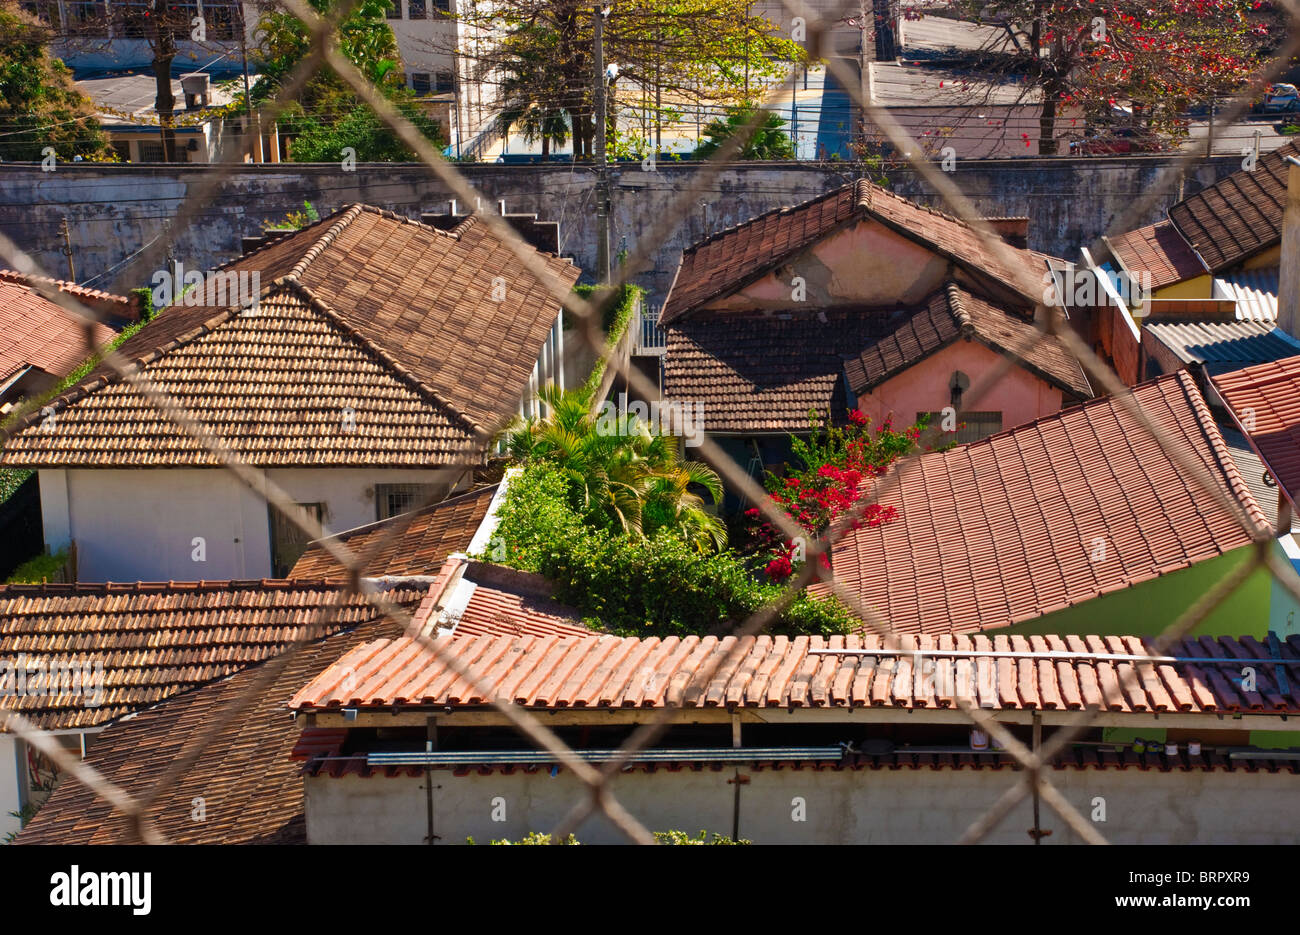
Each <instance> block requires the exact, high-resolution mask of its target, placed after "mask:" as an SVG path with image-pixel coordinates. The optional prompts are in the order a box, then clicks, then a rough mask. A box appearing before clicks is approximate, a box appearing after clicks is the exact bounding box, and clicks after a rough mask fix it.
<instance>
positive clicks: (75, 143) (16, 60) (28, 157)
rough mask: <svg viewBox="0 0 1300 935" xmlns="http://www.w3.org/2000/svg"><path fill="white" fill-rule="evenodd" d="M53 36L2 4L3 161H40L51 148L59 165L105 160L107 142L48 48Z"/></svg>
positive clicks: (108, 155) (0, 143)
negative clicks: (77, 158) (80, 159)
mask: <svg viewBox="0 0 1300 935" xmlns="http://www.w3.org/2000/svg"><path fill="white" fill-rule="evenodd" d="M48 37H49V31H48V29H46V28H45V27H43V26H41V25H40V24H39V23H38V22H37V20H36V19H35V18H33V17H32V16H30V15H29V14H27V13H26V12H23V11H22V10H19V9H18V6H17V4H15V3H12V2H9V0H0V126H3V127H4V138H3V140H0V159H3V160H4V161H5V162H25V161H31V162H36V161H39V160H40V159H42V158H43V157H44V156H45V153H44V149H45V148H46V147H53V148H54V152H55V155H56V157H57V158H58V159H60V160H70V159H72V158H73V157H74V156H82V157H83V158H87V159H101V160H106V159H110V158H112V157H111V152H112V151H111V150H110V149H109V148H108V137H107V136H106V135H105V134H104V132H103V131H102V130H101V129H100V126H99V122H98V121H97V120H96V119H95V111H94V107H93V105H92V104H91V103H90V101H89V100H87V99H86V98H85V97H83V96H82V94H81V93H80V92H79V91H77V88H76V85H74V84H73V83H72V72H71V71H70V70H69V69H68V67H67V66H66V65H64V64H63V63H62V62H60V61H59V60H58V59H56V58H52V57H51V56H50V53H49V51H48V50H47V49H46V45H45V43H46V40H47V39H48Z"/></svg>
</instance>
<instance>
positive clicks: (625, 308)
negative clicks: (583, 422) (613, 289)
mask: <svg viewBox="0 0 1300 935" xmlns="http://www.w3.org/2000/svg"><path fill="white" fill-rule="evenodd" d="M573 291H574V292H576V293H578V295H580V296H582V297H583V298H584V299H587V300H588V301H591V300H592V296H594V295H595V294H596V287H595V286H590V285H580V286H574V289H573ZM644 296H645V290H644V289H642V288H641V287H640V286H634V285H632V284H631V283H626V282H625V283H623V288H622V290H621V294H620V295H619V296H618V298H617V299H616V300H614V301H613V302H611V303H609V304H608V305H606V306H605V309H604V314H603V316H602V318H601V329H602V330H603V331H604V332H605V349H606V351H608V352H609V353H611V354H612V353H613V352H614V349H615V348H616V347H618V344H619V342H620V341H622V340H623V336H624V335H625V334H627V329H628V325H629V324H630V323H631V321H632V313H633V312H634V311H636V309H637V307H638V306H639V305H640V302H641V299H642V298H643V297H644ZM565 316H566V320H565V327H571V322H570V321H569V320H568V319H569V316H568V313H567V312H566V313H565ZM607 366H608V365H607V364H606V362H605V360H604V359H603V358H601V359H598V360H597V361H596V366H595V367H593V368H592V370H591V373H590V374H589V375H588V377H587V381H586V382H585V383H583V384H582V387H581V389H580V390H579V392H580V393H582V394H583V395H585V396H586V397H587V398H588V399H590V398H591V397H592V396H594V395H595V393H596V391H597V390H598V389H600V382H601V380H603V379H604V377H605V369H606V367H607Z"/></svg>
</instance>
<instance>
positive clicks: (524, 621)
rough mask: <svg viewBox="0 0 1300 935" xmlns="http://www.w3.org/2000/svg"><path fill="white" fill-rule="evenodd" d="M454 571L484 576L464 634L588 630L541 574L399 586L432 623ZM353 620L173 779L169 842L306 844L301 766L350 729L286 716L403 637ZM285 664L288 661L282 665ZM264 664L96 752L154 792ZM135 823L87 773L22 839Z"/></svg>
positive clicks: (108, 771) (115, 778)
mask: <svg viewBox="0 0 1300 935" xmlns="http://www.w3.org/2000/svg"><path fill="white" fill-rule="evenodd" d="M452 572H463V573H464V575H465V576H466V577H467V578H470V579H472V580H474V581H475V582H478V583H477V584H476V586H475V587H474V589H473V594H472V596H471V597H470V599H469V601H468V604H467V605H466V606H465V608H464V612H463V616H462V618H461V620H460V622H459V624H457V626H456V633H457V634H458V636H457V639H472V638H474V637H476V636H478V635H483V634H490V635H497V636H502V637H503V638H506V639H512V638H514V636H515V635H516V634H520V633H522V634H524V635H527V636H545V637H555V638H563V639H570V640H571V639H573V638H575V637H582V638H586V637H587V636H588V635H590V632H591V631H589V630H586V629H585V628H583V627H581V626H580V625H578V624H576V623H575V622H574V621H573V620H572V619H571V618H570V617H568V616H566V614H567V611H565V610H564V609H563V608H562V607H560V605H557V604H554V602H551V601H549V600H548V599H546V598H545V597H543V596H541V590H543V589H544V588H545V587H546V585H545V583H544V582H542V581H541V580H540V579H538V578H537V576H534V575H524V574H521V573H518V572H514V571H512V570H511V569H504V568H497V567H495V566H483V565H480V564H479V563H475V562H469V563H466V562H464V561H463V560H454V561H449V562H447V563H446V564H445V565H444V568H443V572H442V573H440V574H439V576H438V580H436V581H435V582H434V583H433V584H432V585H429V586H428V587H427V589H426V588H425V587H424V586H420V587H415V586H414V585H413V584H412V585H400V586H398V587H395V588H393V589H392V590H390V591H389V592H388V594H387V596H389V597H390V598H392V599H394V600H397V601H398V602H399V603H402V604H403V605H404V606H406V607H407V609H408V610H409V609H411V608H412V607H414V606H415V603H416V601H420V605H419V608H417V609H416V611H415V617H416V621H417V625H419V624H420V623H427V622H429V621H428V616H429V614H430V613H431V611H433V610H434V609H436V607H437V602H436V600H435V598H437V597H438V596H440V595H442V594H443V592H444V590H446V589H447V588H448V586H449V585H453V584H455V582H454V581H453V579H452ZM360 619H361V618H360V616H359V615H358V616H357V617H356V618H354V619H353V620H352V623H353V624H354V628H351V629H347V630H345V631H343V632H338V633H334V634H333V635H332V636H329V637H328V638H326V639H322V640H319V641H317V642H315V643H312V644H310V645H308V646H305V647H303V648H302V649H300V650H299V651H298V652H296V653H294V654H293V655H292V656H290V657H289V658H288V660H287V661H285V662H284V663H283V664H282V665H283V669H282V670H281V671H280V672H279V673H278V674H277V675H275V676H274V678H272V680H271V681H270V683H269V684H267V685H266V686H265V687H263V688H262V689H261V690H260V691H259V692H258V693H257V694H256V695H255V696H254V698H253V700H252V703H251V704H250V705H249V706H248V708H247V709H245V710H244V711H243V712H241V714H240V715H239V716H238V717H236V718H234V719H232V720H231V721H230V722H229V723H227V724H225V725H223V726H222V727H221V728H220V729H219V730H218V731H217V734H216V737H215V740H214V742H213V743H212V744H211V745H210V746H209V747H207V748H206V749H205V750H204V752H203V753H202V755H201V756H200V757H199V759H198V760H197V761H196V762H195V763H194V764H193V765H192V766H191V767H189V769H187V770H186V771H185V772H184V773H183V774H182V775H181V776H180V777H179V778H178V779H177V780H176V781H175V782H174V783H173V784H171V785H170V786H168V787H167V788H166V789H165V790H163V791H162V793H161V795H160V796H159V798H158V799H157V800H156V801H155V803H154V806H153V808H152V809H151V811H150V814H151V815H152V817H153V818H154V820H155V821H156V822H157V824H158V827H159V829H160V830H161V831H162V832H163V833H164V834H165V835H166V836H167V837H168V839H169V840H171V841H173V842H176V843H179V844H236V843H248V844H304V843H306V826H305V823H304V818H303V785H302V772H301V766H300V765H299V763H298V762H295V761H296V760H297V761H301V760H303V759H310V758H311V757H312V756H315V755H319V754H321V753H328V752H330V751H332V750H335V749H337V746H338V744H339V742H340V740H341V737H340V736H339V733H340V732H339V731H332V730H329V729H320V730H313V729H310V728H309V729H307V730H304V729H303V727H302V722H301V721H294V720H291V719H290V718H289V717H287V716H286V715H287V714H288V710H287V708H286V705H285V702H286V700H287V699H288V698H290V697H291V696H292V695H293V693H294V692H295V691H297V690H298V689H300V688H301V687H302V686H303V685H304V684H306V683H307V682H309V681H311V680H313V679H315V678H316V677H317V676H319V675H320V674H321V673H322V672H324V671H325V670H326V669H327V667H329V666H330V665H331V664H332V663H334V662H336V661H337V660H338V659H339V657H340V656H345V655H347V654H348V653H349V652H351V651H352V650H353V649H354V648H356V647H359V646H362V645H368V644H370V643H373V642H375V641H377V640H379V641H385V642H387V641H391V640H394V639H397V638H399V637H400V636H401V635H402V632H403V631H402V628H401V627H400V626H399V625H398V624H396V623H394V622H392V621H389V620H384V619H370V620H367V621H365V622H360V623H359V625H356V624H357V623H358V621H359V620H360ZM272 664H276V663H272ZM260 675H261V672H260V667H257V666H250V667H246V668H244V669H243V670H242V671H239V672H237V673H236V674H235V675H233V676H232V677H231V678H229V679H225V680H223V681H219V682H217V683H215V684H210V685H206V686H204V687H201V688H199V689H197V690H195V691H191V692H188V693H186V694H182V695H179V696H178V697H173V698H168V699H167V700H165V701H164V702H163V703H162V704H159V705H156V706H154V707H152V708H151V709H149V710H147V711H144V712H142V713H140V714H138V715H137V716H136V717H134V718H132V719H131V720H129V721H124V722H121V723H118V724H114V725H112V726H110V727H109V728H108V729H106V730H105V731H104V732H103V733H102V734H101V735H100V736H99V737H98V738H97V739H96V741H95V742H94V744H93V745H92V746H91V748H90V752H89V756H88V757H87V760H88V762H89V764H90V765H91V766H94V767H95V768H96V769H98V770H100V772H102V773H103V774H104V776H105V777H106V778H108V779H109V780H110V781H111V782H114V783H116V784H117V785H119V786H121V787H122V788H124V789H125V790H126V791H127V792H128V793H134V794H139V793H141V792H143V791H145V790H146V789H148V788H149V787H150V785H151V783H152V782H154V781H155V780H156V779H157V778H158V777H159V776H160V775H161V774H162V772H163V771H164V770H165V769H166V768H167V767H168V766H169V765H170V764H171V763H172V762H173V761H174V760H175V759H176V758H177V757H178V756H179V755H180V754H181V752H182V748H183V746H184V744H185V743H186V742H187V741H189V740H190V738H192V737H193V736H195V735H197V734H198V733H200V732H201V731H202V730H203V729H205V728H207V727H209V726H210V725H211V724H212V722H213V720H214V719H215V718H217V717H220V716H221V715H222V713H223V712H224V711H226V710H227V709H228V708H229V706H230V705H232V704H234V703H235V702H236V700H237V699H240V698H242V697H243V696H244V695H245V693H246V692H248V691H250V690H251V689H253V688H254V687H255V685H254V682H255V680H257V679H258V678H259V676H260ZM196 796H202V797H203V798H204V800H205V804H206V807H207V819H206V820H205V821H202V822H195V821H192V820H191V819H190V811H191V809H192V808H193V805H192V802H193V799H194V798H195V797H196ZM127 830H128V829H127V824H126V822H125V821H124V820H123V819H122V818H121V816H120V815H118V814H116V813H115V812H114V811H113V810H112V809H111V808H110V807H109V806H108V805H107V804H105V803H104V802H103V801H102V800H100V799H97V798H96V797H95V796H94V795H92V794H91V793H89V792H88V791H87V790H86V788H85V787H84V786H82V785H81V784H80V783H76V782H64V783H61V784H60V785H59V787H58V788H57V789H56V790H55V792H54V794H53V795H52V796H51V798H50V800H49V801H48V802H46V804H45V805H44V806H43V807H42V808H41V810H40V811H39V812H37V814H36V817H35V818H34V819H33V820H32V822H31V823H30V824H29V825H28V826H27V828H26V829H24V831H23V832H22V834H21V835H20V836H19V838H18V842H19V843H21V844H101V843H113V842H116V841H119V840H121V839H122V836H123V835H124V834H125V833H126V832H127Z"/></svg>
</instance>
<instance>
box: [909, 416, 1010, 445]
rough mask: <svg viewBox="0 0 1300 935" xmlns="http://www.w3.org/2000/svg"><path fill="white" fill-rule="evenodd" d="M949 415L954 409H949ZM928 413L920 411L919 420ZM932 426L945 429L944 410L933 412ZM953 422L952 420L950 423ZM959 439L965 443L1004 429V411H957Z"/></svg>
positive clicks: (931, 417)
mask: <svg viewBox="0 0 1300 935" xmlns="http://www.w3.org/2000/svg"><path fill="white" fill-rule="evenodd" d="M948 413H949V416H951V414H952V410H948ZM924 415H926V413H924V412H918V413H917V414H916V418H917V419H918V420H919V419H920V418H921V417H922V416H924ZM929 416H930V428H932V429H943V428H944V423H943V418H944V414H943V413H942V412H931V413H929ZM951 424H952V423H951V422H950V423H949V425H951ZM956 424H957V425H958V426H961V427H960V428H958V429H957V441H959V442H961V443H962V444H965V443H966V442H977V441H979V440H980V439H981V438H987V437H988V436H990V435H996V434H997V433H998V432H1001V431H1002V413H1000V412H959V413H957V422H956Z"/></svg>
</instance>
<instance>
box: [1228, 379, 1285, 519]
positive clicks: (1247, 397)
mask: <svg viewBox="0 0 1300 935" xmlns="http://www.w3.org/2000/svg"><path fill="white" fill-rule="evenodd" d="M1212 379H1213V381H1214V386H1215V388H1216V389H1217V390H1218V391H1219V395H1220V396H1222V397H1223V401H1224V402H1225V403H1227V404H1228V408H1229V409H1230V410H1231V411H1232V414H1233V417H1234V418H1235V419H1236V420H1237V423H1238V425H1240V426H1241V427H1242V430H1243V431H1244V432H1245V434H1246V437H1247V438H1249V439H1250V444H1251V447H1252V448H1254V449H1255V451H1257V452H1258V453H1259V457H1260V459H1261V460H1262V461H1263V462H1264V466H1265V467H1266V468H1268V470H1269V472H1270V473H1271V474H1272V475H1273V478H1274V479H1275V480H1276V481H1277V482H1278V484H1279V485H1280V486H1281V488H1282V490H1283V491H1284V492H1285V493H1286V495H1287V498H1288V499H1289V500H1290V501H1291V503H1292V505H1293V506H1294V504H1295V503H1296V500H1297V498H1300V356H1296V357H1287V358H1286V359H1284V360H1275V361H1271V362H1269V363H1265V364H1258V365H1256V366H1254V367H1246V368H1244V369H1242V370H1236V371H1233V372H1231V373H1221V374H1219V375H1218V376H1215V377H1213V378H1212Z"/></svg>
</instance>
